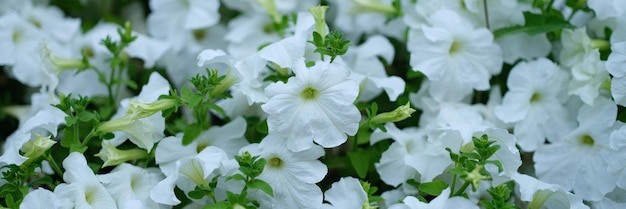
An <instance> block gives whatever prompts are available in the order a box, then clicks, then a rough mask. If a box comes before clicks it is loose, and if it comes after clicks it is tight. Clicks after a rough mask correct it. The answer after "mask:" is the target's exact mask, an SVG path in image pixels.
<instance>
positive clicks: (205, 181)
mask: <svg viewBox="0 0 626 209" xmlns="http://www.w3.org/2000/svg"><path fill="white" fill-rule="evenodd" d="M227 161H229V159H228V156H226V153H225V152H224V151H223V150H222V149H220V148H219V147H213V146H210V147H206V148H205V149H204V150H202V151H201V152H200V153H198V154H197V155H194V156H187V157H183V158H181V159H178V160H177V161H176V162H175V166H174V169H172V170H171V171H170V172H169V173H165V175H166V178H165V179H163V180H161V181H160V182H158V183H157V184H156V185H155V186H154V187H153V188H152V190H150V198H151V199H152V200H154V201H155V202H157V203H160V204H165V205H177V204H180V203H181V201H180V200H179V199H178V198H177V197H176V195H175V194H174V188H175V187H178V188H180V189H181V190H183V191H184V192H185V194H187V193H188V192H190V191H192V190H193V189H194V188H195V187H196V186H200V187H203V188H209V182H211V180H212V179H213V177H216V176H220V175H222V174H224V173H222V171H221V170H222V169H221V168H223V167H224V165H225V164H227ZM219 186H221V185H220V184H218V187H219ZM224 196H225V195H224Z"/></svg>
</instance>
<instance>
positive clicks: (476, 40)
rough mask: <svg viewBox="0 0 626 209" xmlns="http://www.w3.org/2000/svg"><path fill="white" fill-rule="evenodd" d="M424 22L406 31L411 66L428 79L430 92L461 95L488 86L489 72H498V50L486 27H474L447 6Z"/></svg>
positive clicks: (436, 97) (439, 95) (435, 96)
mask: <svg viewBox="0 0 626 209" xmlns="http://www.w3.org/2000/svg"><path fill="white" fill-rule="evenodd" d="M427 19H428V23H429V24H428V25H426V24H424V25H421V27H420V28H416V29H412V30H410V31H409V37H408V38H409V41H408V43H407V47H408V50H409V52H410V53H411V61H410V63H411V67H413V70H414V71H420V72H422V73H423V74H424V75H426V77H427V78H428V80H430V81H432V83H431V88H430V94H431V95H432V96H433V97H434V98H435V99H436V100H438V101H440V100H441V98H443V97H446V94H452V95H455V96H454V97H457V98H462V97H464V96H466V95H467V94H470V93H471V92H472V89H476V90H487V89H489V87H490V85H489V79H490V78H491V75H494V74H497V73H500V70H501V66H502V52H501V50H500V47H499V46H498V45H497V44H496V43H495V42H494V41H493V35H492V34H491V32H490V31H489V30H487V29H486V28H474V26H473V25H472V23H470V22H469V21H467V20H465V19H462V18H461V17H460V16H459V15H458V14H457V13H455V12H454V11H451V10H448V9H442V10H439V11H436V12H435V13H434V14H432V15H431V16H429V17H428V18H427Z"/></svg>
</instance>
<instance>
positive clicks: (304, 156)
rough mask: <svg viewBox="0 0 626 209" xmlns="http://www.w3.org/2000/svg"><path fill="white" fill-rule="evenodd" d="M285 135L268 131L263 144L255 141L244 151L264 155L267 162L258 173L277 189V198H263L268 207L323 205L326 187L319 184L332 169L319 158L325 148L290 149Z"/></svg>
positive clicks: (262, 200)
mask: <svg viewBox="0 0 626 209" xmlns="http://www.w3.org/2000/svg"><path fill="white" fill-rule="evenodd" d="M285 140H286V139H285V138H284V137H282V136H279V135H275V134H270V135H267V136H266V137H265V138H264V139H263V141H261V143H260V144H251V145H248V146H247V147H244V148H243V149H242V151H248V152H250V154H252V155H253V156H261V157H262V158H264V159H265V160H267V163H266V164H265V169H264V170H263V173H261V175H260V176H259V177H258V178H259V179H261V180H263V181H265V182H267V183H268V184H269V185H270V186H271V187H272V189H273V190H274V198H272V199H267V198H260V201H261V205H262V206H263V205H264V207H267V208H278V209H291V208H319V207H321V206H322V190H321V189H320V188H319V187H318V186H317V185H315V184H316V183H317V182H320V181H321V180H322V179H323V178H324V176H326V173H327V172H328V169H327V168H326V165H324V164H323V163H322V162H320V161H318V160H317V159H318V158H320V157H321V156H323V155H324V149H322V148H321V147H320V146H317V145H314V146H313V147H311V148H310V149H307V150H303V151H299V152H294V151H291V150H289V149H286V144H285Z"/></svg>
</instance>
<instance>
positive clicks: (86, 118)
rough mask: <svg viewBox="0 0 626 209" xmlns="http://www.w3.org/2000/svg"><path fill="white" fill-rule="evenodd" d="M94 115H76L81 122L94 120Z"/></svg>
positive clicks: (88, 113)
mask: <svg viewBox="0 0 626 209" xmlns="http://www.w3.org/2000/svg"><path fill="white" fill-rule="evenodd" d="M94 118H95V117H94V115H93V113H91V112H81V113H80V114H78V120H80V121H82V122H89V121H91V120H92V119H94Z"/></svg>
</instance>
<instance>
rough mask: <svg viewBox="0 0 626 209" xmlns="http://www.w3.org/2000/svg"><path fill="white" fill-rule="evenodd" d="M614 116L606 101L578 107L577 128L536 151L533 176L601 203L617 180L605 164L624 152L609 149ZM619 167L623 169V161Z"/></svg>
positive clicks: (613, 107) (614, 110) (613, 108)
mask: <svg viewBox="0 0 626 209" xmlns="http://www.w3.org/2000/svg"><path fill="white" fill-rule="evenodd" d="M616 117H617V106H616V105H615V103H613V101H611V100H609V99H605V98H603V99H599V100H597V101H596V102H595V103H594V105H593V106H588V105H584V106H583V107H581V108H580V111H579V113H578V118H577V120H578V123H579V125H578V128H576V129H575V130H573V131H571V132H569V134H567V135H566V136H564V137H563V138H561V139H560V140H558V141H553V142H552V143H551V144H548V145H544V146H542V147H539V148H538V149H537V150H536V152H535V154H534V156H533V160H534V162H535V171H536V173H537V177H538V178H539V179H540V180H542V181H545V182H548V183H553V184H558V185H559V186H561V187H563V189H564V190H567V191H569V190H573V191H574V193H575V194H577V195H580V196H581V197H583V198H584V199H585V200H591V201H598V200H601V199H602V197H603V196H604V195H605V194H607V193H608V192H610V191H612V190H613V189H614V188H615V186H616V184H617V180H618V176H617V173H612V172H608V168H609V164H608V162H607V161H609V160H610V159H612V158H613V157H612V156H616V155H618V153H619V152H620V151H621V152H623V150H624V149H623V148H622V149H620V150H615V151H614V150H613V149H611V146H610V134H611V132H612V131H613V130H614V129H615V126H614V123H615V118H616ZM621 165H622V167H624V164H623V162H622V163H621Z"/></svg>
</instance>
